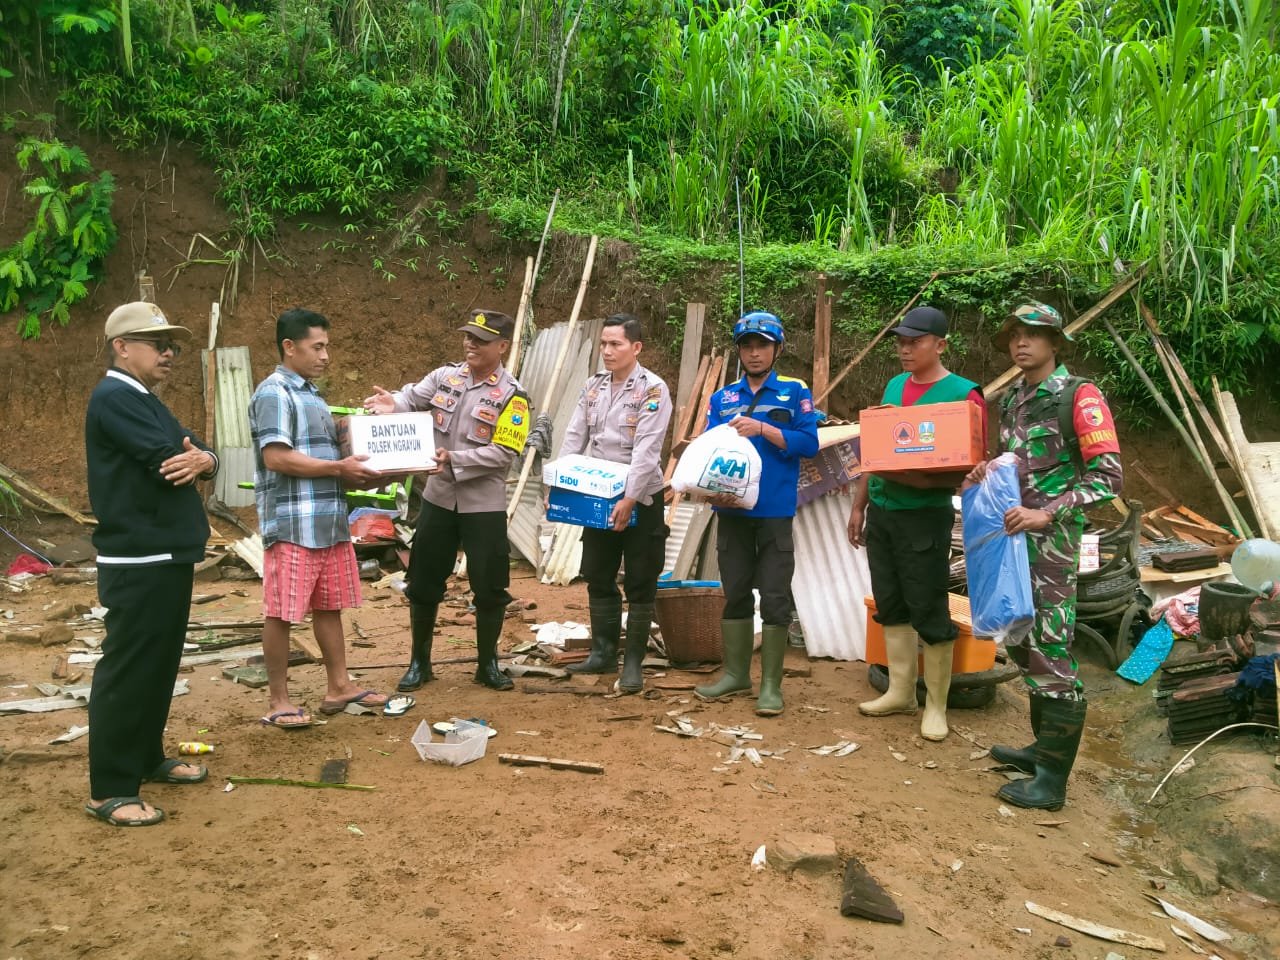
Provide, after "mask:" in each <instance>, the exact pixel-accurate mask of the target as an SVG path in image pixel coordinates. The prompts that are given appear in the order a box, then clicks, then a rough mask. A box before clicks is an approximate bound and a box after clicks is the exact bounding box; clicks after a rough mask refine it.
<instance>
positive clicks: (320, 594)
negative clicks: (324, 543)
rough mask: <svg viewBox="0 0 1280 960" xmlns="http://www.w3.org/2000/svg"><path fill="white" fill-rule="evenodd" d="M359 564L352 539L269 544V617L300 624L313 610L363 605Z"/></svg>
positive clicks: (265, 571) (265, 597)
mask: <svg viewBox="0 0 1280 960" xmlns="http://www.w3.org/2000/svg"><path fill="white" fill-rule="evenodd" d="M360 599H361V598H360V567H359V565H358V564H357V563H356V551H355V548H354V547H352V546H351V544H350V542H343V543H337V544H334V545H333V546H332V547H320V548H311V547H300V546H298V545H297V544H296V543H286V542H284V541H283V540H281V541H277V542H276V543H273V544H272V545H271V546H269V547H267V549H266V552H265V554H264V557H263V564H262V607H263V613H264V614H265V615H266V616H268V617H274V618H276V619H278V620H284V621H286V622H288V623H300V622H302V620H304V619H305V618H306V616H307V614H308V613H309V612H310V611H312V610H348V609H351V608H353V607H358V606H360Z"/></svg>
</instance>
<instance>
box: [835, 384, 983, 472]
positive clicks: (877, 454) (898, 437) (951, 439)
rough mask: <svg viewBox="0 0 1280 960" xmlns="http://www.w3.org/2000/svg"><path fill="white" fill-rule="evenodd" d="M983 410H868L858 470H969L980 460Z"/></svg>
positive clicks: (962, 403)
mask: <svg viewBox="0 0 1280 960" xmlns="http://www.w3.org/2000/svg"><path fill="white" fill-rule="evenodd" d="M982 418H983V414H982V410H981V409H979V407H978V406H977V405H976V404H973V403H970V402H969V401H968V400H959V401H956V402H955V403H927V404H924V405H923V406H911V407H892V406H890V407H869V408H868V409H866V410H863V411H862V412H861V413H860V414H859V415H858V423H859V425H860V426H861V427H862V433H861V443H862V451H861V456H862V469H863V470H864V471H865V472H867V473H882V472H885V471H890V470H934V471H951V470H968V469H969V468H971V467H974V466H976V465H977V464H979V463H981V462H982V461H983V459H984V458H985V451H984V450H983V449H982V437H983V427H984V424H983V422H982Z"/></svg>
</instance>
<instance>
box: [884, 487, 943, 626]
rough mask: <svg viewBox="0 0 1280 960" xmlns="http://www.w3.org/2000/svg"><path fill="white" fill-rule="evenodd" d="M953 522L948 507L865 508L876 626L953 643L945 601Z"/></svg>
mask: <svg viewBox="0 0 1280 960" xmlns="http://www.w3.org/2000/svg"><path fill="white" fill-rule="evenodd" d="M955 519H956V515H955V511H954V510H952V509H951V508H950V507H921V508H919V509H917V510H882V509H881V508H880V507H877V506H876V505H875V504H874V503H873V504H871V505H870V506H869V507H867V526H866V539H867V566H868V567H869V568H870V570H871V593H872V595H873V596H874V597H875V600H876V621H877V622H879V623H881V624H883V625H884V626H886V627H891V626H895V625H898V624H904V623H909V624H911V626H912V627H914V628H915V631H916V633H918V634H920V639H921V640H923V641H924V642H925V643H947V642H948V641H951V640H954V639H955V638H956V634H957V633H959V631H958V630H957V629H956V626H955V624H953V623H952V622H951V610H950V608H949V607H948V601H947V585H948V583H949V582H950V580H951V529H952V527H953V526H954V524H955Z"/></svg>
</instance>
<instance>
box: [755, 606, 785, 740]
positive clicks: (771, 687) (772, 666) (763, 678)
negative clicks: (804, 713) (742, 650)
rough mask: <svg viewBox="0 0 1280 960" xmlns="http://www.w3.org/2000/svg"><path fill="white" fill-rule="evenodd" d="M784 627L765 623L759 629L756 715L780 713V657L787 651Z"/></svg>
mask: <svg viewBox="0 0 1280 960" xmlns="http://www.w3.org/2000/svg"><path fill="white" fill-rule="evenodd" d="M787 634H788V630H787V628H786V627H778V626H774V625H773V624H769V623H766V624H765V625H764V626H763V627H762V628H761V630H760V696H759V697H757V698H756V715H757V716H760V717H776V716H777V715H778V714H780V713H782V657H783V654H785V653H786V652H787V639H788V637H787Z"/></svg>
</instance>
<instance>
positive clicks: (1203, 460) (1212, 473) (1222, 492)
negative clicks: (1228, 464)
mask: <svg viewBox="0 0 1280 960" xmlns="http://www.w3.org/2000/svg"><path fill="white" fill-rule="evenodd" d="M1102 325H1103V326H1104V327H1106V328H1107V333H1109V334H1110V335H1111V339H1112V340H1114V341H1115V344H1116V347H1117V348H1118V349H1119V350H1120V353H1121V354H1123V356H1124V358H1125V360H1127V361H1128V362H1129V366H1131V367H1132V368H1133V372H1134V373H1136V374H1137V375H1138V379H1139V380H1141V381H1142V384H1143V386H1145V387H1146V388H1147V392H1148V393H1150V394H1151V399H1153V400H1154V401H1155V402H1156V406H1158V407H1159V408H1160V410H1161V411H1162V412H1163V413H1164V415H1165V416H1166V417H1167V418H1168V419H1169V422H1170V423H1171V424H1173V428H1174V429H1175V430H1177V431H1178V436H1180V437H1181V438H1182V442H1183V443H1185V444H1186V445H1187V449H1188V450H1190V451H1191V455H1192V456H1193V457H1195V458H1196V463H1198V464H1200V469H1201V470H1203V471H1204V474H1205V476H1207V477H1208V478H1209V481H1210V482H1211V483H1212V484H1213V488H1214V490H1216V491H1217V493H1218V499H1220V500H1221V501H1222V505H1223V506H1224V507H1226V510H1227V516H1228V517H1230V518H1231V522H1232V523H1234V524H1235V525H1236V530H1237V531H1239V533H1240V534H1241V535H1242V536H1245V537H1251V536H1253V532H1252V531H1251V530H1250V529H1249V525H1248V523H1246V522H1245V519H1244V515H1243V514H1241V513H1240V509H1239V508H1238V507H1237V506H1236V504H1235V501H1234V500H1232V499H1231V494H1229V493H1228V492H1227V490H1226V488H1225V487H1224V486H1223V485H1222V481H1221V480H1220V479H1218V472H1217V471H1216V470H1214V468H1213V464H1212V463H1211V462H1210V461H1209V460H1208V454H1207V453H1205V454H1202V453H1201V450H1202V449H1203V447H1202V446H1200V447H1198V446H1197V445H1196V442H1195V441H1194V440H1193V439H1192V438H1191V434H1190V433H1189V432H1188V431H1187V428H1186V426H1185V425H1184V424H1183V422H1182V421H1181V420H1179V419H1178V415H1177V414H1176V413H1174V412H1173V408H1172V407H1171V406H1169V402H1168V401H1167V400H1165V398H1164V395H1163V394H1161V393H1160V390H1159V388H1158V387H1156V385H1155V383H1154V382H1153V381H1152V380H1151V377H1149V376H1148V375H1147V371H1146V370H1144V369H1142V364H1140V363H1139V362H1138V358H1137V357H1135V356H1134V355H1133V353H1132V352H1131V351H1130V350H1129V347H1128V345H1127V344H1126V343H1125V342H1124V338H1123V337H1122V336H1120V334H1119V332H1117V330H1116V328H1115V327H1113V326H1112V325H1111V321H1110V320H1108V319H1107V318H1106V317H1103V318H1102Z"/></svg>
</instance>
